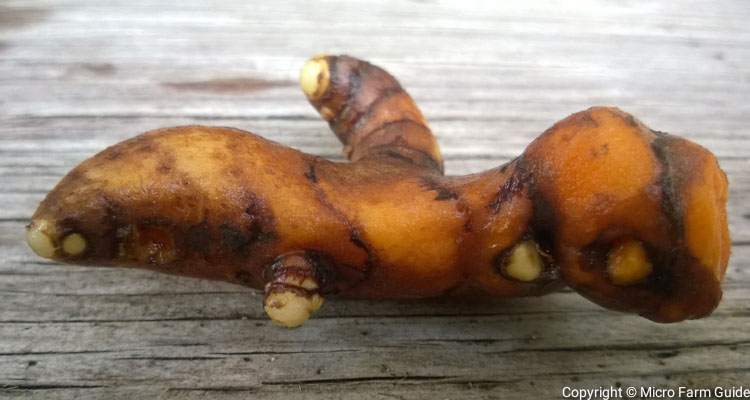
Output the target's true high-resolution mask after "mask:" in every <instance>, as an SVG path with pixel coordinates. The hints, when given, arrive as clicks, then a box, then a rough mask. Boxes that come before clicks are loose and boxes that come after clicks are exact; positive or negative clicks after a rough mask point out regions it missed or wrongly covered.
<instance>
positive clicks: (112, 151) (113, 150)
mask: <svg viewBox="0 0 750 400" xmlns="http://www.w3.org/2000/svg"><path fill="white" fill-rule="evenodd" d="M120 148H121V147H120V146H115V147H110V148H109V149H107V150H106V151H105V152H104V154H102V155H103V156H104V158H105V159H106V160H108V161H113V160H117V159H118V158H120V157H122V150H121V149H120Z"/></svg>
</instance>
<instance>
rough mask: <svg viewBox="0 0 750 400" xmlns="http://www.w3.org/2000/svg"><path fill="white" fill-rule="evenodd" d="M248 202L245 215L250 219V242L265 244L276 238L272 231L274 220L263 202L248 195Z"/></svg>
mask: <svg viewBox="0 0 750 400" xmlns="http://www.w3.org/2000/svg"><path fill="white" fill-rule="evenodd" d="M248 198H249V202H248V205H247V207H245V211H244V213H245V215H246V216H247V217H248V218H249V219H250V229H249V232H250V241H251V243H256V242H267V241H271V240H273V239H275V238H276V232H275V231H274V230H273V226H274V218H273V216H272V215H271V213H270V211H269V210H268V208H267V207H266V206H265V204H263V202H262V201H261V200H260V199H258V198H257V197H256V196H255V195H253V194H248Z"/></svg>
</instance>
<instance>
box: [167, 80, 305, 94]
mask: <svg viewBox="0 0 750 400" xmlns="http://www.w3.org/2000/svg"><path fill="white" fill-rule="evenodd" d="M162 86H165V87H168V88H170V89H176V90H181V91H195V92H211V93H251V92H258V91H261V90H267V89H272V88H277V87H287V86H294V82H291V81H287V80H265V79H257V78H239V77H238V78H219V79H209V80H204V81H186V82H163V83H162Z"/></svg>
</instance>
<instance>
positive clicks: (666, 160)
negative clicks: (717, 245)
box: [651, 135, 684, 240]
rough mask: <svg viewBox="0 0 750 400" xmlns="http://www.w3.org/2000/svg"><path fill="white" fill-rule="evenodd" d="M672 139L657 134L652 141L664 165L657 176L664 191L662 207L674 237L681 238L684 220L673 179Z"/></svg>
mask: <svg viewBox="0 0 750 400" xmlns="http://www.w3.org/2000/svg"><path fill="white" fill-rule="evenodd" d="M670 141H671V137H670V136H664V135H660V136H657V137H656V138H655V139H654V140H653V141H652V142H651V150H652V151H653V152H654V156H656V159H657V160H659V162H660V163H661V165H662V171H661V174H660V175H659V177H658V178H657V179H658V184H659V186H660V187H661V192H662V198H661V199H662V201H661V208H662V210H663V211H664V213H665V214H666V215H667V218H668V219H669V221H670V225H671V228H672V229H671V230H672V236H673V238H675V239H678V240H679V238H681V237H682V236H683V233H684V226H683V221H682V206H681V204H680V197H679V194H678V193H676V192H675V190H676V187H675V186H676V185H675V182H673V179H672V175H673V173H674V171H673V166H672V165H671V159H670V156H669V153H668V148H667V147H668V146H669V142H670Z"/></svg>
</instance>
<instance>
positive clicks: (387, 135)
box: [27, 56, 730, 327]
mask: <svg viewBox="0 0 750 400" xmlns="http://www.w3.org/2000/svg"><path fill="white" fill-rule="evenodd" d="M300 82H301V85H302V89H303V90H304V92H305V94H306V95H307V97H308V99H309V100H310V102H311V103H312V105H313V106H314V107H315V108H316V109H317V110H318V112H319V113H320V115H321V116H322V117H323V118H324V119H325V120H326V121H328V123H329V125H330V127H331V129H332V130H333V131H334V133H335V134H336V135H337V136H338V138H339V139H340V140H341V142H342V143H343V144H344V151H345V153H346V155H347V157H348V158H349V160H350V162H343V163H342V162H332V161H329V160H326V159H323V158H320V157H316V156H313V155H309V154H305V153H302V152H299V151H297V150H294V149H291V148H288V147H285V146H282V145H280V144H277V143H274V142H271V141H268V140H266V139H263V138H261V137H259V136H256V135H254V134H251V133H249V132H244V131H241V130H238V129H232V128H218V127H206V126H183V127H176V128H166V129H159V130H155V131H151V132H147V133H144V134H142V135H140V136H136V137H134V138H132V139H130V140H126V141H124V142H122V143H119V144H116V145H114V146H112V147H110V148H108V149H106V150H104V151H102V152H101V153H99V154H97V155H95V156H93V157H92V158H90V159H88V160H86V161H84V162H83V163H81V164H80V165H79V166H77V167H76V168H75V169H73V170H72V171H71V172H70V173H68V175H66V176H65V177H64V178H63V179H62V181H61V182H60V183H59V184H58V185H57V186H56V187H55V188H54V189H53V190H52V191H51V192H50V193H49V194H48V195H47V197H46V198H45V199H44V201H42V203H41V204H40V206H39V208H38V209H37V211H36V212H35V213H34V216H33V218H32V221H31V223H30V224H29V227H28V230H27V241H28V243H29V245H30V246H31V248H32V249H33V250H34V251H35V252H36V253H37V254H39V255H40V256H42V257H46V258H50V259H53V260H56V261H60V262H64V263H71V264H80V265H101V266H122V267H138V268H147V269H151V270H155V271H159V272H165V273H170V274H177V275H184V276H192V277H198V278H205V279H215V280H222V281H228V282H234V283H238V284H242V285H246V286H250V287H253V288H258V289H264V290H265V298H264V306H265V309H266V312H267V313H268V315H269V316H270V317H271V319H273V320H274V321H275V322H277V323H278V324H280V325H283V326H287V327H294V326H299V325H301V324H302V323H303V322H304V321H305V320H307V318H308V317H309V316H310V315H311V314H312V313H313V312H315V311H316V310H317V309H318V308H319V307H320V306H321V305H322V304H323V299H324V298H325V297H329V296H334V295H337V296H345V297H354V298H367V299H416V298H425V297H434V296H442V295H454V296H465V297H479V296H495V297H516V296H527V295H540V294H544V293H548V292H550V291H553V290H556V289H558V288H560V287H562V286H565V285H568V286H570V287H572V288H573V289H574V290H576V291H577V292H579V293H581V294H582V295H584V296H586V297H587V298H589V299H591V300H592V301H594V302H596V303H598V304H600V305H602V306H604V307H607V308H611V309H615V310H621V311H627V312H633V313H637V314H640V315H642V316H644V317H646V318H649V319H651V320H654V321H658V322H674V321H681V320H684V319H688V318H700V317H704V316H706V315H708V314H710V313H711V312H712V311H713V309H714V308H715V307H716V306H717V304H718V302H719V300H720V299H721V286H720V283H721V280H722V278H723V277H724V274H725V271H726V266H727V263H728V258H729V248H730V240H729V232H728V228H727V217H726V211H725V207H726V201H727V178H726V175H725V174H724V172H723V171H722V170H721V169H720V168H719V165H718V163H717V161H716V158H715V157H714V156H713V155H712V154H711V153H710V152H709V151H707V150H706V149H704V148H703V147H700V146H698V145H697V144H694V143H692V142H690V141H688V140H685V139H682V138H679V137H676V136H672V135H669V134H666V133H663V132H658V131H654V130H652V129H649V128H648V127H646V126H645V125H643V124H642V123H640V122H639V121H638V120H636V119H635V118H633V117H632V116H630V115H629V114H627V113H625V112H622V111H620V110H618V109H616V108H608V107H595V108H590V109H588V110H586V111H582V112H579V113H576V114H573V115H571V116H569V117H568V118H566V119H564V120H562V121H560V122H558V123H557V124H555V125H554V126H552V127H551V128H550V129H548V130H547V131H545V132H544V133H542V134H541V135H540V136H539V137H538V138H537V139H536V140H534V141H533V142H532V143H531V144H530V145H529V146H528V147H527V149H526V151H524V153H523V154H521V155H520V156H519V157H518V158H516V159H515V160H513V161H511V162H509V163H507V164H505V165H502V166H499V167H497V168H494V169H491V170H488V171H485V172H481V173H477V174H471V175H466V176H446V175H444V174H443V159H442V156H441V154H440V150H439V148H438V144H437V141H436V139H435V137H434V136H433V134H432V132H431V131H430V128H429V127H428V126H427V122H426V120H425V118H424V116H423V115H422V113H421V112H420V111H419V109H418V108H417V106H416V105H415V104H414V101H413V100H412V99H411V97H410V96H409V95H408V94H407V93H406V92H405V91H404V89H403V88H402V87H401V86H400V85H399V83H398V82H397V81H396V80H395V79H394V78H393V77H392V76H391V75H389V74H388V73H387V72H385V71H384V70H382V69H380V68H378V67H376V66H374V65H371V64H369V63H367V62H364V61H361V60H357V59H355V58H352V57H347V56H320V57H315V58H313V59H311V60H310V61H308V62H307V63H306V64H305V66H304V68H303V70H302V74H301V77H300Z"/></svg>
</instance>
